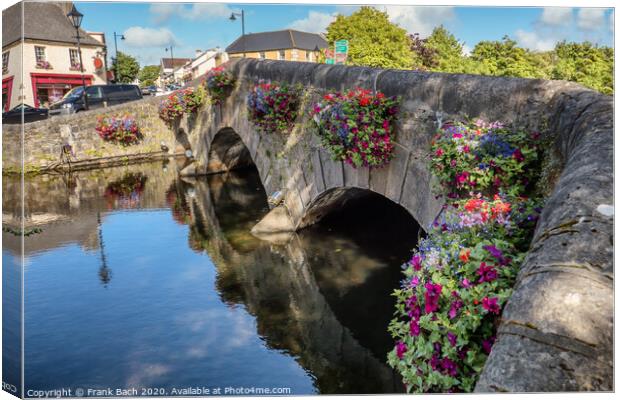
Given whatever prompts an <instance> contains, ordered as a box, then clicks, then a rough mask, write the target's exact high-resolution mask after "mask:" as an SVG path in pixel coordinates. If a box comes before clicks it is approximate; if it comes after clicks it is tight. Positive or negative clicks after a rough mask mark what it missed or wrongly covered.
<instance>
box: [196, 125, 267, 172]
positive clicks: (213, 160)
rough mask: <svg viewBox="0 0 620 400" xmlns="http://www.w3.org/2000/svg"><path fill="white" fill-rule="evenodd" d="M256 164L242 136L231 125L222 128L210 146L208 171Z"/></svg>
mask: <svg viewBox="0 0 620 400" xmlns="http://www.w3.org/2000/svg"><path fill="white" fill-rule="evenodd" d="M252 165H255V163H254V160H253V159H252V155H251V154H250V150H249V149H248V147H247V146H246V145H245V143H244V142H243V139H241V136H239V134H237V133H236V132H235V130H234V129H232V128H230V127H225V128H222V129H220V130H219V131H218V132H217V133H216V134H215V136H214V137H213V140H212V141H211V144H210V146H209V153H208V156H207V165H206V172H207V173H208V174H214V173H219V172H227V171H232V170H235V169H241V168H246V167H250V166H252Z"/></svg>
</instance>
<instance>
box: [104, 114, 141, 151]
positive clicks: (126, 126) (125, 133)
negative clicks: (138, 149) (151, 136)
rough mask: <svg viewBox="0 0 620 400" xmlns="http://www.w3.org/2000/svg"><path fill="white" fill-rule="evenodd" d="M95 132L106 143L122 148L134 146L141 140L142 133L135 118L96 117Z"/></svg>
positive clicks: (126, 116)
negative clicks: (116, 144)
mask: <svg viewBox="0 0 620 400" xmlns="http://www.w3.org/2000/svg"><path fill="white" fill-rule="evenodd" d="M95 130H96V131H97V133H98V134H99V136H100V137H101V138H102V139H103V140H105V141H106V142H113V143H118V144H120V145H123V146H129V145H131V144H136V143H138V142H139V141H140V140H141V139H142V132H141V131H140V127H139V126H138V123H137V122H136V119H135V117H133V116H131V115H124V116H123V117H104V116H99V117H97V125H96V126H95Z"/></svg>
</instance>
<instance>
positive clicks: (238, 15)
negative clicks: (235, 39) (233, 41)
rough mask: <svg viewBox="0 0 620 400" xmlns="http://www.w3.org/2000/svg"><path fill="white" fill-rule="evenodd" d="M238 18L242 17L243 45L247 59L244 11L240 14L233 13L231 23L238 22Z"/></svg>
mask: <svg viewBox="0 0 620 400" xmlns="http://www.w3.org/2000/svg"><path fill="white" fill-rule="evenodd" d="M237 17H241V41H242V43H243V57H245V14H244V12H243V9H241V12H240V13H236V12H233V13H231V14H230V20H231V21H236V20H237Z"/></svg>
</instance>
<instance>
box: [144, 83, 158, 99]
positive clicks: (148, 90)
mask: <svg viewBox="0 0 620 400" xmlns="http://www.w3.org/2000/svg"><path fill="white" fill-rule="evenodd" d="M140 91H141V92H142V95H143V96H155V94H156V93H157V86H155V85H151V86H145V87H143V88H140Z"/></svg>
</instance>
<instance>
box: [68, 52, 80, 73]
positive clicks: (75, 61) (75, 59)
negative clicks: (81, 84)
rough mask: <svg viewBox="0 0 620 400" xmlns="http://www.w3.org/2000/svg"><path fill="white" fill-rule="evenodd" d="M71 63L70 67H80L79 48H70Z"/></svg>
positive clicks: (77, 68)
mask: <svg viewBox="0 0 620 400" xmlns="http://www.w3.org/2000/svg"><path fill="white" fill-rule="evenodd" d="M69 63H70V65H71V67H70V69H72V70H79V69H80V55H79V53H78V51H77V49H69Z"/></svg>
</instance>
